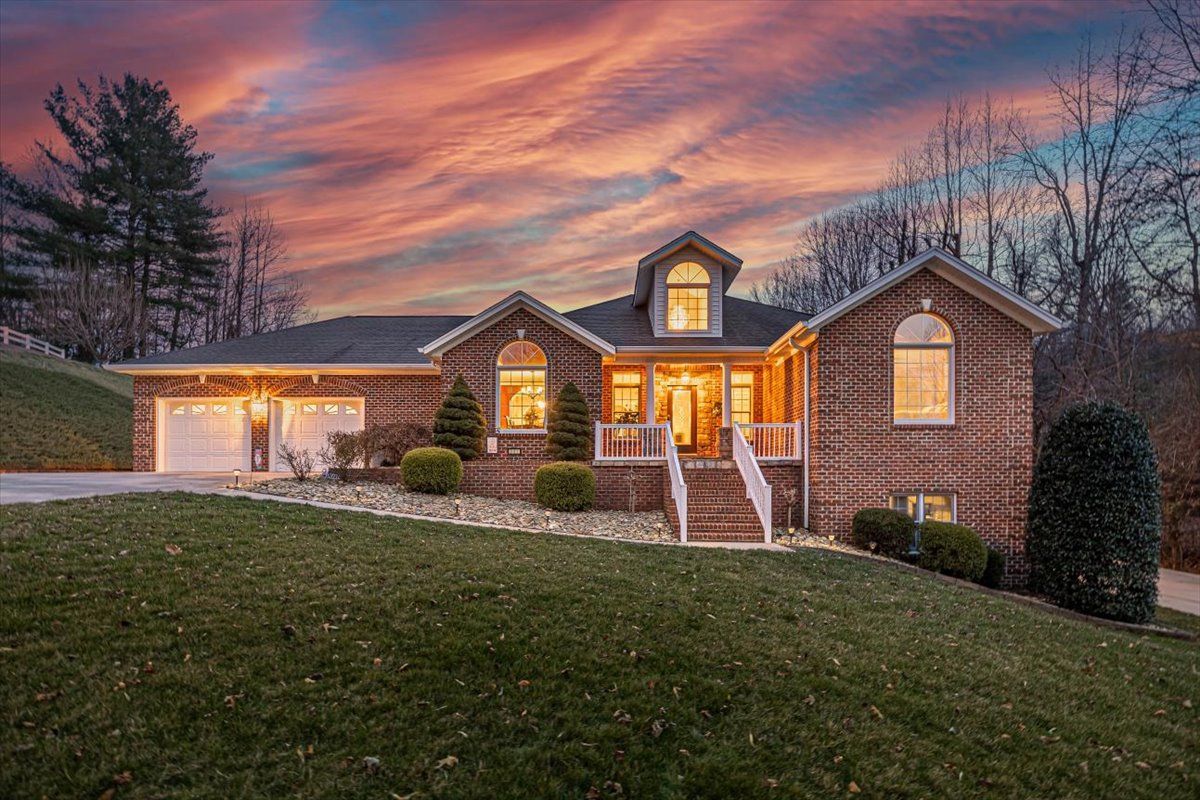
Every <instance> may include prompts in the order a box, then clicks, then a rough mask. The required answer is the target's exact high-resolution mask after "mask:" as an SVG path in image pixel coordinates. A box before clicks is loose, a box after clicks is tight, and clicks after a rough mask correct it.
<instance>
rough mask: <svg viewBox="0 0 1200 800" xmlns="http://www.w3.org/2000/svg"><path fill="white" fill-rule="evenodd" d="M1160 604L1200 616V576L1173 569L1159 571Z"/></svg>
mask: <svg viewBox="0 0 1200 800" xmlns="http://www.w3.org/2000/svg"><path fill="white" fill-rule="evenodd" d="M1158 604H1159V605H1160V606H1166V607H1167V608H1173V609H1175V610H1176V611H1184V612H1187V613H1188V614H1195V615H1196V616H1200V575H1193V574H1191V573H1190V572H1179V571H1177V570H1173V569H1160V570H1159V571H1158Z"/></svg>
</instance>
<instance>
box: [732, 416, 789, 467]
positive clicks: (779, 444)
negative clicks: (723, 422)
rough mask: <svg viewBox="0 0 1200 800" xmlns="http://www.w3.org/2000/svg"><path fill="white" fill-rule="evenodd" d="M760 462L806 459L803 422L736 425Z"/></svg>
mask: <svg viewBox="0 0 1200 800" xmlns="http://www.w3.org/2000/svg"><path fill="white" fill-rule="evenodd" d="M734 427H737V428H740V429H741V431H742V433H743V434H744V435H745V437H746V443H747V444H749V445H750V447H752V448H753V449H754V457H755V458H757V459H758V460H759V461H799V460H800V459H801V458H803V457H804V423H803V422H755V423H751V424H745V425H736V426H734Z"/></svg>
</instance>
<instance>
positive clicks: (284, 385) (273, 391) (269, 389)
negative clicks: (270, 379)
mask: <svg viewBox="0 0 1200 800" xmlns="http://www.w3.org/2000/svg"><path fill="white" fill-rule="evenodd" d="M264 388H265V389H266V394H267V396H268V397H326V396H327V397H365V396H366V394H367V390H366V389H364V388H363V387H362V386H360V385H359V384H357V383H354V382H353V381H349V380H346V379H344V378H340V377H327V376H325V375H322V376H321V377H320V379H319V380H318V381H317V383H313V382H312V378H311V377H310V376H308V375H305V376H303V377H296V378H285V379H283V380H281V381H279V382H276V383H272V384H269V385H268V386H266V387H264Z"/></svg>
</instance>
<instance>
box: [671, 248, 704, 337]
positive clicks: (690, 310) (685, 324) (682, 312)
mask: <svg viewBox="0 0 1200 800" xmlns="http://www.w3.org/2000/svg"><path fill="white" fill-rule="evenodd" d="M711 283H712V278H710V277H709V275H708V270H706V269H705V268H704V267H702V266H700V265H699V264H697V263H695V262H694V261H684V262H682V263H679V264H676V265H675V266H674V267H673V268H672V269H671V271H670V272H669V273H667V330H669V331H707V330H708V291H709V285H710V284H711Z"/></svg>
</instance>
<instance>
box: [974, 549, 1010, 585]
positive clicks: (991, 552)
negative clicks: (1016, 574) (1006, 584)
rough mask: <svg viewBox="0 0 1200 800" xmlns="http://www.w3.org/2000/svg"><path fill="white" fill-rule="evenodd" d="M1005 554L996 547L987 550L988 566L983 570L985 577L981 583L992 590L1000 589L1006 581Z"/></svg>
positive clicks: (981, 579) (980, 580)
mask: <svg viewBox="0 0 1200 800" xmlns="http://www.w3.org/2000/svg"><path fill="white" fill-rule="evenodd" d="M1004 561H1005V559H1004V553H1001V552H1000V551H999V550H997V549H995V548H994V547H989V548H988V549H987V566H986V567H984V568H983V577H982V578H980V579H979V582H980V583H982V584H983V585H984V586H987V587H988V588H990V589H999V588H1000V584H1001V583H1002V582H1003V581H1004Z"/></svg>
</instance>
